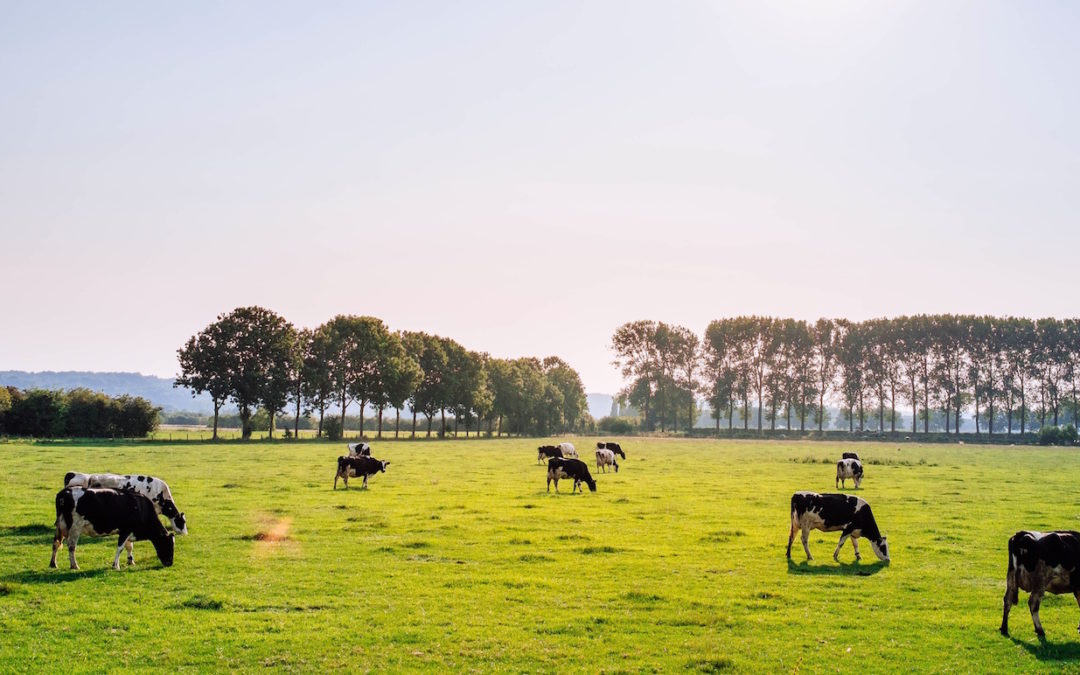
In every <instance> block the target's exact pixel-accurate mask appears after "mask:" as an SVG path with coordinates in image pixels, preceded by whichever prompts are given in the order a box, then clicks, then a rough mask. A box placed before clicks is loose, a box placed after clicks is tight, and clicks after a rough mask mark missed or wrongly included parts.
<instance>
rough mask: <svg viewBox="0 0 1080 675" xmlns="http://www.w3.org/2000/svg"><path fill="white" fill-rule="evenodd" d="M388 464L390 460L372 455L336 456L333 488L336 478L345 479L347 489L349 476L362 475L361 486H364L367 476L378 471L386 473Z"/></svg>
mask: <svg viewBox="0 0 1080 675" xmlns="http://www.w3.org/2000/svg"><path fill="white" fill-rule="evenodd" d="M389 464H390V462H387V461H383V460H381V459H375V458H374V457H364V456H357V457H338V458H337V473H336V474H334V489H335V490H336V489H337V481H338V478H343V479H345V488H346V489H348V487H349V477H350V476H363V478H364V485H363V487H364V488H366V487H367V479H368V476H374V475H375V474H377V473H379V472H380V471H381V472H383V473H386V467H387V466H388V465H389Z"/></svg>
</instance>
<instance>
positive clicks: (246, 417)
mask: <svg viewBox="0 0 1080 675" xmlns="http://www.w3.org/2000/svg"><path fill="white" fill-rule="evenodd" d="M240 438H242V439H243V440H245V441H246V440H248V439H249V438H251V411H250V410H248V408H247V406H241V407H240Z"/></svg>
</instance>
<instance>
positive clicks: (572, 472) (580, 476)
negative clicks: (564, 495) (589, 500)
mask: <svg viewBox="0 0 1080 675" xmlns="http://www.w3.org/2000/svg"><path fill="white" fill-rule="evenodd" d="M560 478H572V479H573V480H574V488H573V490H572V492H574V491H578V490H580V489H581V484H582V483H585V484H586V485H588V486H589V492H596V481H595V480H593V477H592V475H591V474H590V473H589V467H588V465H586V464H585V462H583V461H581V460H580V459H571V458H566V457H553V458H551V459H549V460H548V475H547V489H548V492H551V482H552V481H555V492H558V491H559V479H560Z"/></svg>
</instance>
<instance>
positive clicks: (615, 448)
mask: <svg viewBox="0 0 1080 675" xmlns="http://www.w3.org/2000/svg"><path fill="white" fill-rule="evenodd" d="M596 449H597V450H610V451H612V452H613V453H615V454H616V455H618V456H619V457H622V458H623V459H626V453H625V452H623V449H622V448H621V447H619V444H618V443H612V442H610V441H597V443H596Z"/></svg>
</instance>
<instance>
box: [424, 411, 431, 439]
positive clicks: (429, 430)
mask: <svg viewBox="0 0 1080 675" xmlns="http://www.w3.org/2000/svg"><path fill="white" fill-rule="evenodd" d="M424 415H425V416H426V417H427V437H428V438H431V418H432V416H431V415H428V414H427V413H424Z"/></svg>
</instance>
